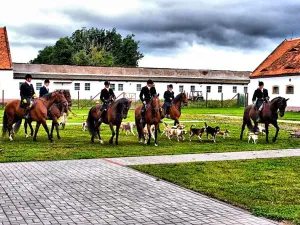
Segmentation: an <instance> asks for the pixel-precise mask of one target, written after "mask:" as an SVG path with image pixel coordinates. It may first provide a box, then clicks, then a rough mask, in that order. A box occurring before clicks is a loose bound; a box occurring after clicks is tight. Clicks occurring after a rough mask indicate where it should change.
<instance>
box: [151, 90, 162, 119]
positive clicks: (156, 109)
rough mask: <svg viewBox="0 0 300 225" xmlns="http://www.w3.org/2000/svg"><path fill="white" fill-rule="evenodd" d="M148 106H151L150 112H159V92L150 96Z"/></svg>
mask: <svg viewBox="0 0 300 225" xmlns="http://www.w3.org/2000/svg"><path fill="white" fill-rule="evenodd" d="M150 106H151V108H152V112H153V114H154V115H156V113H158V112H159V107H160V101H159V94H157V95H154V96H152V98H151V99H150Z"/></svg>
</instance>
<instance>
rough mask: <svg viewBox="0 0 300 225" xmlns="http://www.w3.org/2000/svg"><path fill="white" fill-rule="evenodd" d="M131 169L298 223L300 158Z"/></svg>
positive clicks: (299, 219) (299, 221)
mask: <svg viewBox="0 0 300 225" xmlns="http://www.w3.org/2000/svg"><path fill="white" fill-rule="evenodd" d="M133 168H135V169H138V170H140V171H143V172H145V173H148V174H151V175H153V176H156V177H158V178H162V179H165V180H168V181H171V182H173V183H176V184H179V185H181V186H184V187H186V188H189V189H192V190H194V191H197V192H200V193H203V194H205V195H209V196H212V197H214V198H218V199H220V200H222V201H225V202H228V203H231V204H234V205H236V206H239V207H242V208H244V209H247V210H250V211H251V212H252V213H253V214H255V215H258V216H264V217H267V218H270V219H275V220H279V221H282V220H288V221H292V222H293V223H295V224H300V177H299V174H300V157H295V158H281V159H260V160H246V161H242V160H241V161H222V162H203V163H202V162H201V163H200V162H199V163H182V164H165V165H142V166H133Z"/></svg>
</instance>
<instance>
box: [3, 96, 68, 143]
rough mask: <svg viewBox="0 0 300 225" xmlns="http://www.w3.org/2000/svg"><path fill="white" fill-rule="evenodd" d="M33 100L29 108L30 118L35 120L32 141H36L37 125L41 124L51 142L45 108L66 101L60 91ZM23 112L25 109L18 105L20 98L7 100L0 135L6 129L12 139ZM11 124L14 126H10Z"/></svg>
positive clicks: (65, 103)
mask: <svg viewBox="0 0 300 225" xmlns="http://www.w3.org/2000/svg"><path fill="white" fill-rule="evenodd" d="M34 101H35V103H34V107H33V108H31V109H30V117H31V120H32V121H36V128H35V133H34V137H33V141H36V136H37V133H38V130H39V127H40V125H41V124H42V125H43V127H44V129H45V131H46V132H47V135H48V139H49V141H50V142H53V139H52V138H51V136H50V134H49V129H48V127H47V124H46V119H47V110H48V109H49V108H50V107H51V106H52V105H53V104H54V103H63V104H64V105H67V104H68V102H67V100H66V98H65V96H64V95H63V93H62V92H61V91H55V92H52V93H49V94H47V95H44V96H43V97H41V98H37V99H35V100H34ZM24 114H25V110H24V109H23V108H21V107H20V100H13V101H11V102H9V103H8V104H7V105H6V107H5V110H4V115H3V127H2V136H4V135H5V134H6V133H7V131H8V133H9V139H10V140H11V141H12V140H13V138H14V133H17V132H18V131H19V128H20V126H21V123H22V119H23V117H24ZM13 124H14V128H13V127H12V126H13Z"/></svg>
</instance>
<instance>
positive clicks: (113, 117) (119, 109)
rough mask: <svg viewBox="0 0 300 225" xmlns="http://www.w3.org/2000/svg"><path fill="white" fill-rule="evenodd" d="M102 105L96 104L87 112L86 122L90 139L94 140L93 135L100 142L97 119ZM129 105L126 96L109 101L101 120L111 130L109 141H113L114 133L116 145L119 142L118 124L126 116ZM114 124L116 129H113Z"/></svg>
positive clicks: (129, 102)
mask: <svg viewBox="0 0 300 225" xmlns="http://www.w3.org/2000/svg"><path fill="white" fill-rule="evenodd" d="M101 107H102V105H96V106H93V107H92V108H91V109H90V111H89V114H88V118H87V124H88V130H89V132H90V134H91V141H92V142H94V138H95V136H98V138H99V141H100V143H101V144H103V141H102V138H101V135H100V129H99V127H100V125H101V124H99V122H98V120H99V119H100V115H101V112H100V109H101ZM130 107H131V101H129V100H128V99H127V98H121V99H119V100H117V101H115V102H113V103H111V106H110V107H108V110H107V112H106V115H105V118H104V120H103V122H104V123H105V124H108V125H109V127H110V130H111V134H112V136H111V138H110V140H109V143H110V144H112V143H113V138H114V136H115V135H116V142H115V143H116V145H118V144H119V129H120V125H121V123H122V120H123V119H126V118H127V114H128V110H129V109H130ZM114 126H116V131H115V130H114Z"/></svg>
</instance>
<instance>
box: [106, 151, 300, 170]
mask: <svg viewBox="0 0 300 225" xmlns="http://www.w3.org/2000/svg"><path fill="white" fill-rule="evenodd" d="M294 156H300V149H284V150H282V149H281V150H263V151H245V152H222V153H206V154H183V155H162V156H139V157H120V158H107V159H106V160H109V161H110V162H114V163H117V164H119V165H126V166H130V165H145V164H166V163H184V162H204V161H224V160H245V159H267V158H282V157H294Z"/></svg>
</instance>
